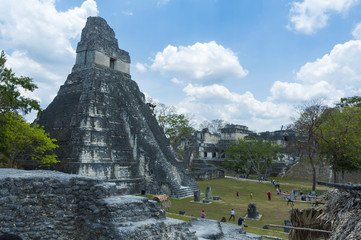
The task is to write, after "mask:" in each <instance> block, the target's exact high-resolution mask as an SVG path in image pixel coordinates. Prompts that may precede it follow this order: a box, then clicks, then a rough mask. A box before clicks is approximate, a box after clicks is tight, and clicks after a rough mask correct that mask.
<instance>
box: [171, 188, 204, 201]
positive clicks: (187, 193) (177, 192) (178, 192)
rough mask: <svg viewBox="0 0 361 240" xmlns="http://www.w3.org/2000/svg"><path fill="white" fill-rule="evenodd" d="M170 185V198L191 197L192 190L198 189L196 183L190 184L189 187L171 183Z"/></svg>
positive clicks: (192, 194)
mask: <svg viewBox="0 0 361 240" xmlns="http://www.w3.org/2000/svg"><path fill="white" fill-rule="evenodd" d="M171 186H172V194H171V196H170V197H171V198H178V199H182V198H186V197H191V196H194V191H198V190H199V187H198V185H196V184H194V185H192V184H191V185H190V186H189V187H184V186H180V185H175V184H171Z"/></svg>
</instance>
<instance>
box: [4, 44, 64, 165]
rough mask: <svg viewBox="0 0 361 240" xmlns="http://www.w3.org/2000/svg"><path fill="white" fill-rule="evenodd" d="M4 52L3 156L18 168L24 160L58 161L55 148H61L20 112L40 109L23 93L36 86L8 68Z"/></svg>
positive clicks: (37, 103) (35, 102)
mask: <svg viewBox="0 0 361 240" xmlns="http://www.w3.org/2000/svg"><path fill="white" fill-rule="evenodd" d="M5 63H6V57H5V53H4V51H2V52H1V55H0V153H1V154H0V155H1V157H2V158H4V156H5V157H6V158H7V159H8V160H9V164H8V165H9V166H10V167H16V163H17V162H18V161H19V160H20V159H21V160H33V161H37V162H38V163H39V165H48V164H49V163H56V162H57V160H56V155H54V154H52V150H54V149H55V148H57V147H58V145H56V144H55V142H56V140H55V139H50V138H49V136H48V134H47V133H45V131H44V129H42V128H41V127H40V126H39V125H38V124H36V123H34V124H33V125H30V123H27V122H26V121H25V120H24V119H23V117H22V116H21V115H20V112H22V113H23V114H28V113H29V112H30V111H32V110H37V111H40V110H41V109H40V105H39V102H38V101H36V100H34V99H30V98H27V97H25V96H23V95H21V89H22V90H25V91H34V90H35V89H36V88H37V86H36V84H34V83H33V80H32V79H31V78H29V77H23V76H21V77H16V76H15V73H13V72H12V70H11V69H8V68H6V67H5Z"/></svg>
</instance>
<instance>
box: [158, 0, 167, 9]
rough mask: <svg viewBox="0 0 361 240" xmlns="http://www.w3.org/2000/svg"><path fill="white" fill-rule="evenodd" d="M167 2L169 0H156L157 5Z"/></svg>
mask: <svg viewBox="0 0 361 240" xmlns="http://www.w3.org/2000/svg"><path fill="white" fill-rule="evenodd" d="M168 3H169V0H158V1H157V6H158V7H160V6H163V5H167V4H168Z"/></svg>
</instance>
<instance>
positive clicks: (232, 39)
mask: <svg viewBox="0 0 361 240" xmlns="http://www.w3.org/2000/svg"><path fill="white" fill-rule="evenodd" d="M0 6H2V7H1V9H0V49H2V50H5V52H6V53H7V55H8V62H7V63H8V66H9V67H12V68H13V70H14V71H15V73H17V74H19V75H26V76H29V77H32V78H33V79H34V81H35V83H37V84H38V86H39V89H38V90H36V92H34V93H24V94H26V95H28V96H31V97H34V98H37V99H38V100H39V101H40V102H41V105H42V107H43V108H45V107H46V106H47V105H48V104H49V103H50V102H51V101H52V99H53V98H54V97H55V95H56V93H57V91H58V89H59V87H60V85H62V84H63V83H64V82H65V80H66V77H67V75H68V74H69V73H70V72H71V68H72V66H73V64H74V62H75V49H76V44H77V42H78V41H79V40H80V33H81V29H82V28H83V27H84V25H85V22H86V18H87V17H88V16H101V17H103V18H104V19H105V20H106V21H107V22H108V24H109V25H110V27H112V28H113V29H114V31H115V34H116V38H117V39H118V43H119V47H120V48H121V49H123V50H126V51H128V52H129V53H130V56H131V61H132V64H131V75H132V79H133V80H135V81H136V82H137V83H138V85H139V87H140V89H141V91H142V92H144V93H146V95H147V96H150V97H151V98H153V99H154V100H155V101H159V102H161V103H164V104H166V105H169V106H170V105H173V106H175V107H176V108H177V109H178V111H179V113H185V114H190V115H192V119H193V121H194V123H195V126H197V124H198V123H200V122H202V121H204V120H213V119H223V120H225V121H228V122H231V123H238V124H242V125H246V126H248V127H249V128H250V129H251V130H255V131H258V132H259V131H266V130H269V131H273V130H278V129H280V127H281V126H282V125H287V124H289V123H290V122H291V119H290V118H291V117H294V116H297V110H296V109H297V108H298V107H299V106H302V104H304V103H305V102H307V101H310V100H312V99H323V101H324V103H325V104H328V105H330V106H331V105H332V104H334V103H335V102H337V101H338V100H339V99H340V98H341V97H347V96H354V95H361V24H360V23H361V14H360V13H361V0H303V1H301V0H298V1H286V0H257V1H254V0H253V1H252V0H227V1H221V0H106V1H95V0H82V1H80V0H76V1H74V0H42V1H40V0H17V1H12V0H0ZM33 117H34V115H30V116H28V119H29V120H31V119H32V118H33Z"/></svg>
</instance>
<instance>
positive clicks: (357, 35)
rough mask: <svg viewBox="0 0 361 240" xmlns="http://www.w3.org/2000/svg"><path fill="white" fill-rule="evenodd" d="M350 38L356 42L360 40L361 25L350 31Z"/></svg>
mask: <svg viewBox="0 0 361 240" xmlns="http://www.w3.org/2000/svg"><path fill="white" fill-rule="evenodd" d="M352 36H353V37H354V38H356V39H357V40H361V23H358V24H357V25H356V27H355V29H354V30H353V31H352Z"/></svg>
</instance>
